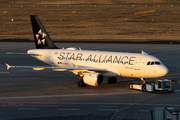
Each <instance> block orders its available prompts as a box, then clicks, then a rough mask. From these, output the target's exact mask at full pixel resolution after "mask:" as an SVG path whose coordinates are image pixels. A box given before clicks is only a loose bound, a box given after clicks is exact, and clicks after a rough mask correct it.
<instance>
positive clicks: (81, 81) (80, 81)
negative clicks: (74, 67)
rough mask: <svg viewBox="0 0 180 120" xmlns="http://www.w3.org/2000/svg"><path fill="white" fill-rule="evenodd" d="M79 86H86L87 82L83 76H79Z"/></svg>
mask: <svg viewBox="0 0 180 120" xmlns="http://www.w3.org/2000/svg"><path fill="white" fill-rule="evenodd" d="M77 85H78V87H85V86H86V83H84V81H83V77H79V81H78V82H77Z"/></svg>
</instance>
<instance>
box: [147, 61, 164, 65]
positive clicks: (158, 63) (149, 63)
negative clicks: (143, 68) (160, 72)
mask: <svg viewBox="0 0 180 120" xmlns="http://www.w3.org/2000/svg"><path fill="white" fill-rule="evenodd" d="M147 65H161V63H160V62H159V61H149V62H148V63H147Z"/></svg>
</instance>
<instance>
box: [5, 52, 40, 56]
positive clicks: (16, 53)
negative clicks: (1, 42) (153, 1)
mask: <svg viewBox="0 0 180 120" xmlns="http://www.w3.org/2000/svg"><path fill="white" fill-rule="evenodd" d="M6 54H15V55H33V56H41V55H40V54H34V53H18V52H6Z"/></svg>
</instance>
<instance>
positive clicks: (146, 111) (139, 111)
mask: <svg viewBox="0 0 180 120" xmlns="http://www.w3.org/2000/svg"><path fill="white" fill-rule="evenodd" d="M139 112H149V110H139Z"/></svg>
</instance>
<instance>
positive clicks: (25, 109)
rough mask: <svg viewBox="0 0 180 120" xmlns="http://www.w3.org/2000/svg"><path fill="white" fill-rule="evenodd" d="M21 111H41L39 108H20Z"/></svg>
mask: <svg viewBox="0 0 180 120" xmlns="http://www.w3.org/2000/svg"><path fill="white" fill-rule="evenodd" d="M19 110H39V108H19Z"/></svg>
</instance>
